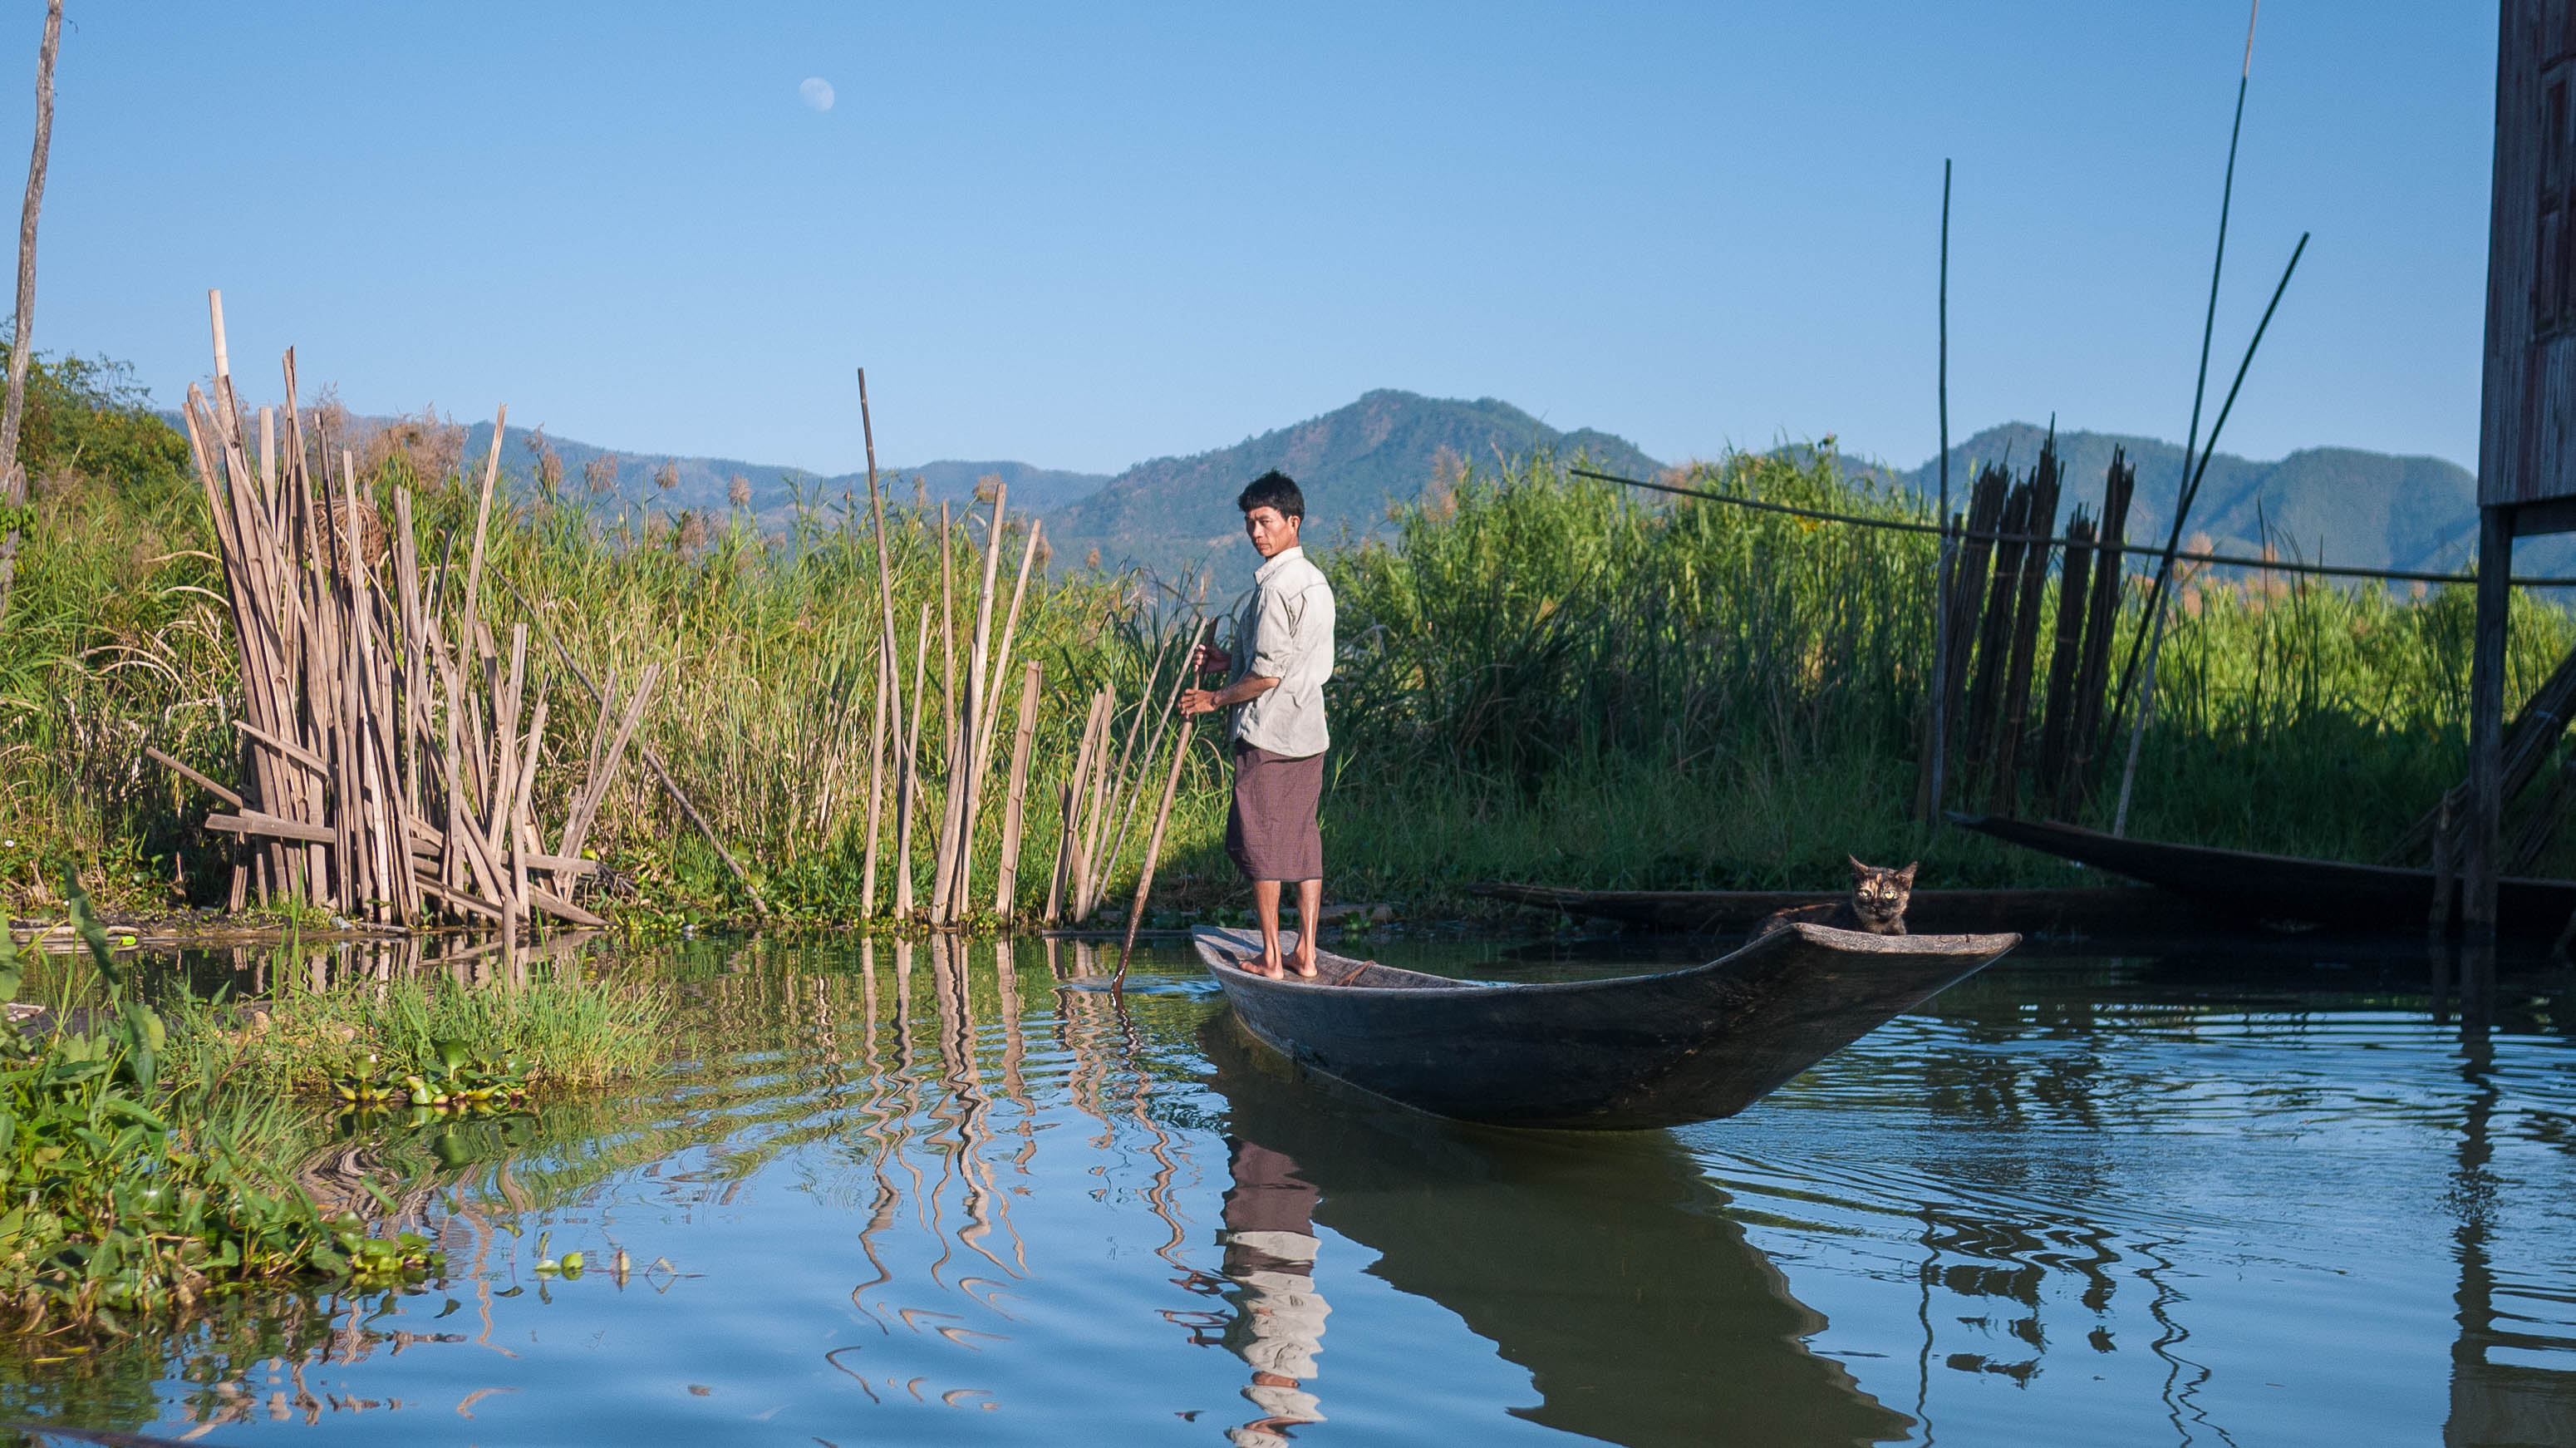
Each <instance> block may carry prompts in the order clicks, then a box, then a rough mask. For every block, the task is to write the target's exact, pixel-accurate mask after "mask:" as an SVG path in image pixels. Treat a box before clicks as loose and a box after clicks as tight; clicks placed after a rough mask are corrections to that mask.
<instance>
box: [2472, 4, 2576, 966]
mask: <svg viewBox="0 0 2576 1448" xmlns="http://www.w3.org/2000/svg"><path fill="white" fill-rule="evenodd" d="M2500 3H2501V12H2500V20H2499V24H2498V26H2497V36H2496V125H2495V190H2494V195H2493V200H2492V205H2491V209H2490V211H2489V213H2488V215H2489V225H2488V232H2487V325H2486V357H2485V378H2484V387H2483V389H2482V390H2483V396H2482V399H2481V406H2480V415H2479V428H2478V619H2477V634H2476V642H2475V644H2474V646H2473V651H2472V653H2471V656H2470V668H2469V799H2468V811H2467V818H2466V819H2465V820H2464V821H2463V828H2462V830H2461V835H2462V839H2461V846H2462V848H2461V851H2460V865H2461V884H2462V886H2463V889H2462V892H2461V893H2462V896H2463V899H2462V901H2461V916H2462V918H2463V921H2464V923H2465V924H2466V925H2467V926H2468V928H2469V933H2470V934H2471V936H2472V937H2479V936H2488V935H2492V934H2493V932H2494V929H2495V915H2496V911H2495V902H2496V874H2497V858H2496V836H2497V827H2498V825H2499V824H2500V822H2501V816H2502V814H2503V803H2504V802H2503V797H2502V792H2503V768H2502V762H2501V752H2502V748H2503V741H2504V661H2505V616H2506V605H2507V602H2508V601H2509V599H2510V597H2511V591H2510V589H2509V587H2508V586H2507V580H2508V578H2509V577H2510V574H2511V569H2512V565H2513V540H2514V539H2515V538H2516V537H2530V536H2533V535H2535V534H2542V533H2562V532H2567V531H2570V530H2576V0H2500Z"/></svg>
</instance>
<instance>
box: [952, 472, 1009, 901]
mask: <svg viewBox="0 0 2576 1448" xmlns="http://www.w3.org/2000/svg"><path fill="white" fill-rule="evenodd" d="M1010 495H1011V490H1010V486H1009V485H1008V484H1006V483H1004V482H1002V481H1001V480H1000V479H999V478H996V479H995V480H994V483H993V514H992V517H991V519H990V521H989V522H988V524H987V526H986V527H985V530H984V577H983V581H982V582H981V583H980V584H978V585H977V587H976V591H975V636H974V643H973V645H972V647H971V648H969V649H968V651H967V655H966V712H965V713H964V714H963V715H962V716H961V717H960V719H959V727H960V729H961V731H962V733H963V736H964V737H963V740H962V745H963V747H962V749H961V751H960V753H959V757H958V760H957V762H956V763H954V764H952V765H950V766H949V770H948V773H949V778H950V780H951V783H950V786H949V787H950V788H951V789H952V790H954V791H955V792H956V793H957V796H958V803H957V848H956V852H955V863H954V866H953V868H954V870H955V872H956V879H955V880H954V881H953V882H951V884H950V886H949V892H948V905H949V918H950V919H952V920H954V919H958V918H962V917H963V916H964V915H965V913H966V909H967V902H968V901H969V899H970V898H971V897H972V892H973V890H974V884H975V817H976V815H977V814H978V813H979V810H978V808H977V806H978V805H980V804H981V803H982V797H983V792H984V763H985V760H986V758H987V757H988V756H989V755H990V754H991V753H992V749H991V746H990V743H989V734H988V731H989V730H990V729H991V727H992V724H993V722H994V721H993V719H992V718H991V716H992V714H993V713H994V703H995V702H997V699H996V697H995V696H998V695H999V693H1000V690H999V689H998V688H996V687H995V686H996V685H997V684H998V683H999V682H1000V679H999V674H998V670H994V671H993V672H992V673H990V674H988V672H987V671H988V669H993V665H994V659H993V657H992V649H993V590H994V586H995V583H996V581H997V579H998V577H999V575H1000V571H1001V564H1002V520H1003V518H1004V516H1005V504H1006V503H1007V501H1008V500H1009V498H1010ZM961 774H962V775H963V776H964V782H963V785H962V787H961V786H960V785H959V784H958V783H957V782H956V781H957V777H958V776H959V775H961Z"/></svg>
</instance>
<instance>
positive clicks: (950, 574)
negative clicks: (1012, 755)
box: [930, 503, 961, 925]
mask: <svg viewBox="0 0 2576 1448" xmlns="http://www.w3.org/2000/svg"><path fill="white" fill-rule="evenodd" d="M954 573H955V570H954V568H953V567H952V553H951V550H950V548H949V543H948V505H947V504H946V503H941V504H940V505H939V658H940V673H939V679H940V710H939V739H940V751H941V752H940V758H939V766H940V769H941V771H942V773H943V776H944V778H943V779H942V792H941V795H940V800H939V842H938V844H937V846H936V847H935V848H934V849H933V850H932V851H931V867H930V923H931V924H933V925H945V924H947V923H948V902H949V894H950V887H951V885H952V884H953V883H954V882H953V881H952V880H951V879H950V878H949V871H950V870H951V869H953V868H954V867H955V865H956V862H957V812H958V806H959V802H960V801H959V794H958V788H957V774H958V770H957V761H958V755H959V753H960V752H961V751H960V749H959V747H958V746H959V739H958V717H957V618H956V613H957V600H956V580H955V576H954Z"/></svg>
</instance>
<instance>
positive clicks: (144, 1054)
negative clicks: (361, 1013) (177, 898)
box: [0, 888, 438, 1333]
mask: <svg viewBox="0 0 2576 1448" xmlns="http://www.w3.org/2000/svg"><path fill="white" fill-rule="evenodd" d="M68 899H69V904H70V907H71V916H72V923H73V925H74V926H75V928H76V929H78V930H79V932H80V933H81V935H82V936H83V938H84V944H85V945H86V947H87V949H88V952H89V959H90V962H91V964H92V966H93V968H94V969H95V970H96V972H97V981H96V984H97V985H98V986H99V987H100V989H98V990H96V991H95V992H83V993H81V995H82V1001H83V1003H82V1004H81V1005H79V1006H77V1007H73V1006H64V1007H61V1008H59V1009H58V1010H57V1011H56V1012H55V1019H54V1021H53V1022H50V1023H48V1024H45V1025H41V1026H31V1027H28V1028H23V1029H22V1028H21V1027H20V1026H18V1025H17V1024H15V1023H11V1024H8V1025H6V1026H0V1200H5V1201H6V1203H7V1210H6V1212H5V1213H0V1330H5V1331H8V1332H15V1333H30V1332H48V1331H98V1330H104V1331H106V1332H109V1333H121V1332H124V1331H127V1330H129V1329H131V1328H134V1327H136V1326H139V1325H142V1324H143V1323H146V1322H168V1321H172V1320H184V1319H187V1318H189V1317H191V1316H194V1315H196V1314H197V1313H198V1312H200V1311H201V1310H202V1309H203V1308H204V1307H205V1306H206V1305H207V1304H208V1303H210V1302H212V1301H215V1300H218V1299H221V1298H224V1297H228V1296H233V1295H237V1294H240V1293H243V1292H246V1291H250V1290H253V1289H261V1288H281V1287H284V1288H315V1287H331V1288H338V1287H346V1288H349V1289H353V1290H357V1291H361V1292H363V1291H368V1290H380V1289H385V1288H391V1287H396V1286H399V1285H401V1284H402V1283H404V1282H407V1281H413V1280H417V1279H419V1278H420V1277H421V1276H423V1275H425V1274H426V1273H428V1272H430V1271H431V1270H433V1269H435V1268H436V1266H437V1265H438V1262H437V1258H436V1254H434V1253H433V1252H431V1250H430V1248H429V1244H428V1243H427V1242H426V1241H424V1240H423V1239H421V1238H420V1237H418V1236H416V1235H412V1234H407V1233H397V1232H386V1233H377V1232H373V1231H371V1230H370V1229H369V1224H368V1222H367V1220H366V1219H365V1218H362V1217H361V1216H360V1215H358V1214H357V1213H355V1212H352V1211H348V1210H340V1211H336V1212H334V1211H326V1210H325V1209H324V1208H323V1207H322V1206H321V1205H319V1204H318V1203H316V1202H315V1201H314V1199H313V1198H312V1197H311V1196H310V1195H308V1194H307V1193H306V1192H305V1191H304V1190H302V1189H301V1188H300V1187H299V1186H297V1185H296V1183H295V1182H294V1181H293V1179H292V1178H291V1177H290V1176H289V1175H288V1174H287V1173H286V1172H285V1171H284V1170H283V1169H281V1168H280V1167H279V1166H277V1165H276V1164H275V1163H276V1161H277V1160H278V1157H277V1156H276V1154H275V1153H276V1150H277V1148H278V1147H279V1146H280V1145H281V1144H282V1143H283V1142H285V1141H287V1140H288V1139H289V1138H290V1137H291V1136H292V1135H293V1134H294V1132H295V1127H296V1123H295V1122H294V1121H293V1120H292V1119H291V1117H290V1114H289V1113H287V1112H286V1111H284V1110H282V1109H281V1108H280V1107H279V1105H278V1103H277V1099H276V1097H275V1096H274V1095H273V1094H268V1093H258V1092H253V1091H251V1090H248V1089H245V1088H244V1087H242V1086H240V1085H237V1084H235V1083H231V1082H228V1081H226V1080H224V1079H223V1078H221V1077H216V1078H213V1079H207V1078H206V1077H205V1076H204V1075H203V1074H202V1073H200V1072H193V1071H189V1070H186V1069H184V1068H183V1069H179V1070H173V1069H172V1068H173V1067H174V1066H179V1065H180V1064H181V1063H183V1062H184V1063H186V1064H188V1065H201V1064H202V1053H201V1052H199V1051H197V1050H196V1049H195V1047H196V1043H195V1042H193V1041H192V1040H191V1039H189V1038H188V1037H187V1035H186V1034H185V1033H184V1032H182V1033H174V1032H172V1031H171V1030H170V1029H169V1026H168V1024H167V1023H166V1021H165V1020H164V1018H163V1016H162V1015H161V1013H160V1012H158V1011H156V1010H154V1009H153V1008H152V1007H151V1006H150V1005H147V1004H146V1003H145V1002H144V1001H143V1000H142V999H141V997H140V996H139V995H138V994H135V993H134V992H133V990H132V989H131V983H130V982H129V981H128V980H127V979H126V977H125V974H124V972H123V970H122V969H121V968H120V967H119V965H118V964H117V962H116V960H115V958H114V957H113V955H112V954H111V953H110V951H109V949H108V942H107V939H106V936H105V933H104V932H103V931H102V930H101V929H100V927H99V925H98V922H97V921H96V919H95V918H93V917H92V916H91V914H90V913H89V909H88V901H87V899H86V897H85V896H84V895H83V894H82V893H81V892H80V891H79V890H78V889H77V888H75V889H72V890H71V891H69V892H68ZM7 938H8V937H7V936H6V934H5V933H0V952H5V953H0V999H6V998H13V997H15V996H16V994H17V993H18V989H19V987H20V985H21V984H22V983H23V977H22V974H21V962H20V961H19V959H18V957H17V953H16V951H15V949H14V947H10V946H8V945H7V944H6V941H7Z"/></svg>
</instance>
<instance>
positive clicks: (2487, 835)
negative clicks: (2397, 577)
mask: <svg viewBox="0 0 2576 1448" xmlns="http://www.w3.org/2000/svg"><path fill="white" fill-rule="evenodd" d="M2512 570H2513V510H2512V509H2511V508H2509V507H2482V508H2480V509H2478V616H2477V633H2476V638H2475V643H2474V644H2473V646H2472V649H2471V652H2470V655H2469V808H2468V821H2467V838H2466V839H2464V840H2463V841H2462V842H2461V844H2462V849H2461V851H2460V877H2461V878H2460V883H2461V895H2462V899H2461V901H2460V919H2461V923H2462V924H2464V925H2465V926H2466V927H2467V931H2468V936H2469V938H2470V939H2471V940H2473V941H2476V940H2487V939H2492V938H2493V937H2494V935H2495V922H2496V873H2497V872H2496V832H2497V828H2498V826H2499V825H2501V824H2502V822H2503V817H2504V748H2503V745H2504V664H2505V631H2506V630H2505V615H2506V612H2507V608H2508V606H2509V605H2510V603H2511V602H2512V597H2513V589H2512V578H2513V573H2512Z"/></svg>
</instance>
